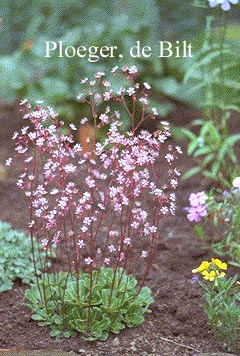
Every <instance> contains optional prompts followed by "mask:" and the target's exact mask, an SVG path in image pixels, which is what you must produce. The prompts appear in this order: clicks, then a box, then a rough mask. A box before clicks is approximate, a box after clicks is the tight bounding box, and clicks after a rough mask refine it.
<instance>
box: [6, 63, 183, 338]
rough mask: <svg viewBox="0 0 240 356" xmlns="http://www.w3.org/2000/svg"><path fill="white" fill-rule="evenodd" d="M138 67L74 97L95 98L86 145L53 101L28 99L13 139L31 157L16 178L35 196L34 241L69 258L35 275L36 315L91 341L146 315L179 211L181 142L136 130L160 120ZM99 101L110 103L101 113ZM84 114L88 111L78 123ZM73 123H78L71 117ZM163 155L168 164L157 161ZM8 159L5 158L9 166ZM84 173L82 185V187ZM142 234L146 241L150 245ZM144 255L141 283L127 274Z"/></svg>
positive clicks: (91, 83) (56, 331) (164, 133)
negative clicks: (157, 257)
mask: <svg viewBox="0 0 240 356" xmlns="http://www.w3.org/2000/svg"><path fill="white" fill-rule="evenodd" d="M137 72H138V71H137V68H136V67H135V66H130V67H127V66H124V67H123V68H122V69H121V70H118V68H116V67H115V68H114V69H113V70H112V74H113V76H114V77H116V78H119V79H120V85H119V88H118V90H117V93H115V92H113V91H112V90H111V83H110V81H108V80H107V79H106V76H105V73H103V72H97V73H96V74H95V78H94V79H93V80H88V78H84V79H83V80H82V84H83V85H84V87H86V88H87V91H88V94H89V97H88V98H85V97H84V96H83V95H82V94H79V96H78V98H79V100H83V101H84V102H85V104H86V105H89V106H90V108H91V115H92V120H93V122H94V135H93V136H92V137H88V136H87V137H85V141H86V143H89V142H90V141H92V144H91V145H89V146H86V147H85V149H84V150H83V148H82V146H81V145H80V144H79V143H76V144H75V143H74V141H73V136H72V135H71V134H69V135H66V134H65V130H64V123H63V122H62V121H59V120H58V118H57V114H56V113H55V112H54V111H53V109H52V108H50V107H48V108H47V109H44V108H43V107H42V106H41V103H38V105H37V107H35V108H34V109H33V111H31V110H30V109H31V105H30V104H29V103H28V102H26V101H25V100H24V101H23V102H22V103H21V104H22V112H23V115H24V116H23V117H24V119H25V120H28V123H27V126H24V127H23V128H22V129H21V131H20V132H15V133H14V136H13V138H14V139H15V140H16V148H15V149H16V151H17V155H24V160H25V167H24V170H23V173H22V174H21V175H20V177H19V180H18V181H17V185H18V186H19V188H20V189H22V190H23V191H25V194H26V196H27V197H28V198H29V228H30V234H31V240H33V239H34V238H36V239H37V240H38V241H39V242H40V243H41V244H42V247H43V249H44V250H45V251H46V252H47V251H50V252H51V251H52V249H53V248H54V249H55V250H56V258H57V260H58V257H59V256H61V255H62V254H65V258H66V260H67V267H66V270H65V273H62V271H61V270H59V268H58V265H57V263H55V264H54V266H53V272H52V273H53V274H52V275H50V274H44V275H43V276H42V277H41V278H39V277H38V276H36V282H35V284H34V286H33V287H32V290H31V291H27V292H26V296H27V298H28V299H29V300H30V302H31V303H32V304H33V305H32V308H33V310H34V312H35V314H34V315H33V318H34V319H35V320H38V321H40V323H39V324H40V325H50V326H51V328H52V332H51V335H52V336H56V337H60V336H62V335H63V336H65V337H69V336H70V335H73V334H74V331H75V330H77V331H79V332H81V333H82V334H83V337H85V338H86V339H88V340H95V339H100V340H105V339H106V338H107V336H108V332H109V331H111V332H114V333H118V332H119V331H120V330H121V329H123V328H124V327H125V326H128V327H130V326H134V325H137V324H139V323H141V322H142V321H143V320H144V319H143V314H144V313H145V312H146V310H147V308H148V306H149V304H150V303H151V302H152V301H153V299H152V297H151V292H150V290H149V289H148V288H146V287H144V284H145V281H146V278H147V276H148V273H149V271H150V268H151V265H152V263H153V261H154V252H155V246H156V243H157V240H158V239H160V235H159V232H158V231H159V228H160V226H161V224H162V222H163V221H164V220H166V218H168V217H170V216H171V215H174V213H175V200H176V195H175V193H174V191H175V189H176V187H177V185H178V176H179V175H180V173H179V171H178V170H177V169H176V168H174V166H173V163H174V160H175V159H176V158H177V156H178V155H179V154H180V153H181V148H180V147H179V146H176V147H175V146H172V145H168V152H167V153H166V152H165V151H163V149H162V146H163V145H164V144H165V141H166V140H167V139H168V137H170V135H171V133H170V131H169V124H168V123H167V122H162V126H163V128H162V130H157V131H155V132H154V133H150V132H148V131H146V130H142V129H141V128H140V126H141V125H142V124H143V123H144V121H145V120H146V119H152V120H154V118H155V116H156V108H152V110H151V111H152V113H151V112H150V113H149V110H147V109H149V108H150V105H151V101H150V99H149V94H148V93H149V90H150V88H151V87H150V85H149V84H148V83H146V82H145V83H143V84H141V83H139V82H138V81H137V74H138V73H137ZM122 77H124V79H125V86H122ZM102 100H103V101H104V102H105V103H106V107H105V110H104V111H103V112H101V111H100V112H99V109H98V103H100V102H101V101H102ZM112 102H113V103H116V102H117V103H118V104H119V106H120V107H122V108H123V110H124V112H125V115H128V116H129V118H130V120H131V130H130V131H128V132H125V133H124V132H122V131H120V129H119V128H120V127H121V124H122V123H121V115H123V114H122V111H121V110H116V108H115V106H114V109H113V110H112V108H111V103H112ZM139 103H140V109H141V110H140V111H139V106H137V104H139ZM87 121H88V118H86V117H84V118H82V119H81V124H82V125H83V126H84V125H86V123H87ZM69 127H70V129H71V130H72V131H73V132H74V131H76V130H77V128H76V126H75V125H74V124H70V125H69ZM105 127H107V133H106V135H105V138H104V139H103V141H102V142H99V141H98V140H97V129H99V130H100V129H101V128H105ZM164 152H165V153H164ZM162 155H163V158H164V161H165V163H164V165H163V163H162V164H161V165H160V164H159V165H157V166H156V164H155V163H156V162H157V161H158V160H159V158H160V157H161V156H162ZM11 163H12V159H11V158H9V159H8V160H7V164H8V165H11ZM165 166H167V169H166V170H164V171H165V172H166V174H165V175H163V173H161V172H163V171H162V169H163V167H165ZM81 176H83V178H82V179H81V180H83V182H84V184H81V186H79V185H78V183H77V180H78V179H79V178H80V177H81ZM106 183H107V187H106ZM143 194H144V195H145V197H149V199H151V205H152V210H151V213H150V211H148V210H146V207H145V206H144V203H142V202H141V200H140V197H141V195H143ZM103 226H104V229H103ZM139 238H143V239H144V240H145V243H144V247H143V246H141V244H139V243H138V239H139ZM32 252H33V261H34V264H35V263H36V255H35V251H34V249H33V251H32ZM139 260H140V261H141V268H140V267H139V268H140V269H141V272H142V274H143V280H142V281H141V283H140V284H139V285H138V286H136V283H137V281H136V280H135V279H134V278H133V277H132V275H131V274H132V273H133V272H132V271H133V269H134V268H136V265H139ZM42 265H43V266H44V265H45V259H44V258H43V261H42ZM31 303H30V305H31Z"/></svg>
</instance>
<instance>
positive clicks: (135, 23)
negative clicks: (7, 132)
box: [0, 0, 206, 119]
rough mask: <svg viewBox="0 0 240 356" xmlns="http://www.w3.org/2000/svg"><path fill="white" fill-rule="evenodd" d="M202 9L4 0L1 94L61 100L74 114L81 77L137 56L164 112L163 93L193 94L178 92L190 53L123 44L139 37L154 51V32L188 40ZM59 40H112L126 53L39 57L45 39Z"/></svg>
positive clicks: (139, 2)
mask: <svg viewBox="0 0 240 356" xmlns="http://www.w3.org/2000/svg"><path fill="white" fill-rule="evenodd" d="M205 11H206V10H205V9H197V8H194V7H192V6H191V4H190V2H189V3H188V2H184V3H182V2H181V4H180V3H179V1H177V0H172V1H170V2H169V1H166V0H164V1H159V0H158V1H157V0H149V1H148V2H147V4H146V1H143V0H131V1H130V0H120V1H116V0H113V1H101V2H99V1H96V0H92V1H87V0H83V1H79V0H68V1H60V0H49V1H45V0H42V1H39V0H33V1H30V0H24V1H23V0H10V1H9V0H2V1H1V12H0V17H2V18H3V24H2V26H1V28H0V31H1V36H0V48H1V58H0V87H1V92H0V100H1V101H4V102H7V103H12V102H15V101H16V100H19V99H22V98H24V97H27V98H28V99H29V100H30V101H36V100H37V99H43V100H45V102H47V103H48V104H49V105H54V106H57V109H58V110H59V106H61V107H60V112H62V114H63V115H64V116H65V118H66V116H67V117H68V116H69V118H71V119H74V116H75V115H76V112H77V110H76V105H77V104H76V96H77V94H78V92H79V90H80V86H79V83H80V80H81V79H82V78H83V77H85V76H87V77H89V78H91V77H92V75H93V74H94V73H95V72H96V71H106V72H109V71H110V69H111V68H112V67H113V66H115V65H119V66H122V65H124V64H127V65H131V64H135V65H137V66H138V68H139V71H140V72H141V73H143V74H142V77H143V78H142V79H143V80H145V81H149V82H150V83H151V85H152V86H153V87H154V88H155V89H156V90H157V91H158V93H162V94H164V95H163V96H162V97H161V101H162V105H161V108H160V115H162V116H164V115H165V114H166V113H167V112H168V111H169V110H170V109H171V105H169V102H168V101H166V100H165V99H166V98H165V95H167V96H170V97H174V98H177V99H180V100H184V101H187V102H193V101H194V98H193V96H192V95H188V96H187V95H183V93H184V92H185V84H183V83H182V79H183V74H184V72H185V69H186V68H187V67H188V66H189V63H188V62H189V59H188V58H185V59H184V61H183V60H182V59H181V58H177V59H174V58H172V59H170V58H163V59H161V58H158V57H157V55H152V57H151V58H146V59H143V58H141V59H133V58H131V57H130V55H129V49H130V48H131V47H132V46H133V45H135V44H136V41H138V40H140V41H141V43H142V45H148V46H152V47H153V48H155V49H156V51H157V46H158V41H159V40H161V41H162V40H167V41H172V42H174V41H176V40H179V41H181V40H190V39H191V38H193V36H195V35H197V34H198V32H199V31H200V32H201V31H202V30H203V28H204V22H205V19H204V16H203V15H204V12H205ZM59 40H61V41H63V43H64V44H66V45H72V46H79V45H84V46H85V47H89V46H91V45H95V46H99V47H100V46H103V45H108V46H110V45H114V46H118V50H119V52H118V53H122V54H123V55H124V60H122V61H119V60H118V59H116V61H115V60H114V59H112V58H110V59H101V60H99V61H98V62H95V63H89V62H88V61H87V59H86V58H84V59H80V58H78V57H77V58H70V59H69V58H57V57H56V56H54V57H52V58H44V54H45V47H44V46H45V44H44V41H59ZM31 41H32V42H31ZM174 43H175V42H174ZM195 47H196V46H195ZM156 97H157V99H158V101H159V96H156ZM66 104H67V105H66ZM66 107H67V110H66Z"/></svg>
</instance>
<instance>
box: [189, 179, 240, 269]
mask: <svg viewBox="0 0 240 356" xmlns="http://www.w3.org/2000/svg"><path fill="white" fill-rule="evenodd" d="M239 198H240V177H236V178H235V179H234V180H233V182H232V189H231V190H228V191H222V190H220V189H218V190H215V191H213V190H212V191H211V192H209V193H208V194H205V192H198V193H191V195H190V197H189V202H190V205H191V206H190V207H188V208H187V209H186V210H187V218H188V220H189V221H192V222H195V223H196V226H195V230H196V232H197V233H198V235H199V236H200V238H202V239H205V238H206V236H205V226H206V225H207V226H208V225H209V223H210V224H211V225H213V227H214V229H215V230H216V231H217V233H216V231H215V234H216V235H217V240H214V241H213V243H212V248H213V251H214V252H215V253H217V254H218V255H220V256H223V255H227V256H229V258H230V262H229V263H231V264H232V265H235V266H237V267H240V264H239V258H240V206H239Z"/></svg>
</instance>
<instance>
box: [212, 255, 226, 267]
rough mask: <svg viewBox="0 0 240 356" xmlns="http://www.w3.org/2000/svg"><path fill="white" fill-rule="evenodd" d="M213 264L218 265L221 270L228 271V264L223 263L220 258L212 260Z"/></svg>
mask: <svg viewBox="0 0 240 356" xmlns="http://www.w3.org/2000/svg"><path fill="white" fill-rule="evenodd" d="M211 263H212V264H214V265H216V266H217V267H218V268H219V269H227V267H228V266H227V264H226V262H222V261H221V260H219V258H212V262H211Z"/></svg>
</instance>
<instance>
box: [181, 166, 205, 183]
mask: <svg viewBox="0 0 240 356" xmlns="http://www.w3.org/2000/svg"><path fill="white" fill-rule="evenodd" d="M200 172H201V168H200V167H194V168H191V169H189V170H188V171H187V172H185V173H184V174H183V176H182V179H183V180H186V179H189V178H190V177H192V176H194V175H196V174H198V173H200Z"/></svg>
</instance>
